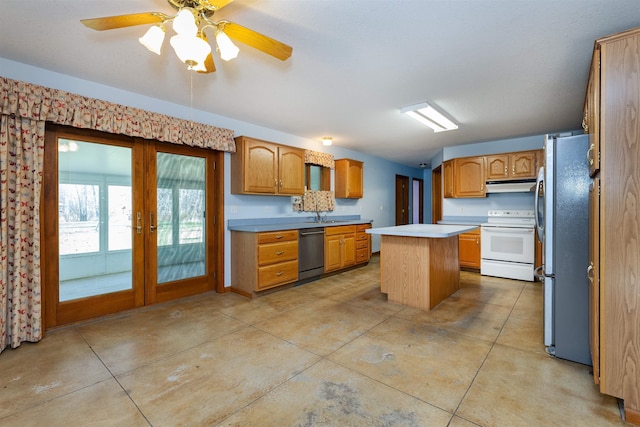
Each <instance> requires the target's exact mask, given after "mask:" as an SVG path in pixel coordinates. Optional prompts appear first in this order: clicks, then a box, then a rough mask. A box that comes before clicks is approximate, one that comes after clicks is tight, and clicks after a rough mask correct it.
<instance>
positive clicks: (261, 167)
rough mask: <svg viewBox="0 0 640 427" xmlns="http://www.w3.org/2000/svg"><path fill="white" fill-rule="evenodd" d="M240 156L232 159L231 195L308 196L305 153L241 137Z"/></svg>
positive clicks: (237, 144)
mask: <svg viewBox="0 0 640 427" xmlns="http://www.w3.org/2000/svg"><path fill="white" fill-rule="evenodd" d="M235 141H236V153H235V154H233V155H232V156H231V193H233V194H273V195H282V196H291V195H301V194H303V193H304V179H305V164H304V150H303V149H299V148H293V147H288V146H286V145H280V144H275V143H273V142H268V141H262V140H260V139H255V138H249V137H246V136H239V137H237V138H236V139H235Z"/></svg>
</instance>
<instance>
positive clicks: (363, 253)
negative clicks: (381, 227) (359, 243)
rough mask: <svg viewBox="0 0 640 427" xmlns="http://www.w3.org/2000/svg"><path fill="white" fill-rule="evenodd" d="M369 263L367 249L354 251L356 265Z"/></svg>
mask: <svg viewBox="0 0 640 427" xmlns="http://www.w3.org/2000/svg"><path fill="white" fill-rule="evenodd" d="M366 261H369V248H365V249H356V263H360V262H366Z"/></svg>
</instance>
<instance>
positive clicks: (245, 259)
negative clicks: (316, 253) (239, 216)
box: [231, 230, 298, 297]
mask: <svg viewBox="0 0 640 427" xmlns="http://www.w3.org/2000/svg"><path fill="white" fill-rule="evenodd" d="M231 274H232V279H233V282H234V285H233V288H234V290H236V291H239V293H241V294H243V295H246V296H249V297H251V296H253V295H254V293H255V292H259V291H263V290H265V289H269V288H273V287H276V286H281V285H285V284H288V283H292V282H295V281H297V280H298V230H283V231H272V232H263V233H251V232H243V231H232V232H231Z"/></svg>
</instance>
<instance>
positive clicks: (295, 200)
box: [291, 196, 302, 205]
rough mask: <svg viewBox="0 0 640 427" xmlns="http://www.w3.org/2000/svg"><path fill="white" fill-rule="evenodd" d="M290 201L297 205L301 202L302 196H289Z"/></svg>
mask: <svg viewBox="0 0 640 427" xmlns="http://www.w3.org/2000/svg"><path fill="white" fill-rule="evenodd" d="M291 203H292V204H294V205H299V204H300V203H302V196H291Z"/></svg>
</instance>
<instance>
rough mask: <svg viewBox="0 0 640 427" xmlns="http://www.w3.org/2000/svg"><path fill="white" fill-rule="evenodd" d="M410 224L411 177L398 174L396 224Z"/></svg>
mask: <svg viewBox="0 0 640 427" xmlns="http://www.w3.org/2000/svg"><path fill="white" fill-rule="evenodd" d="M405 224H409V177H408V176H403V175H396V225H405Z"/></svg>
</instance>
